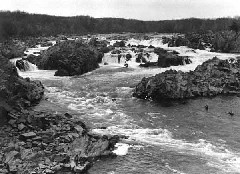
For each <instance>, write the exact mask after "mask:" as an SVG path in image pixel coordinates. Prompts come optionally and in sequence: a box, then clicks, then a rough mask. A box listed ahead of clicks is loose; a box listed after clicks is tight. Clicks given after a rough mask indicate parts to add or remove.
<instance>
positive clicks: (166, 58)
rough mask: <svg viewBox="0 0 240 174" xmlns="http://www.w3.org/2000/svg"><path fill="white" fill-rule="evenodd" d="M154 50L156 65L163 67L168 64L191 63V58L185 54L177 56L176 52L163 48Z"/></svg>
mask: <svg viewBox="0 0 240 174" xmlns="http://www.w3.org/2000/svg"><path fill="white" fill-rule="evenodd" d="M154 52H155V53H156V54H158V62H157V65H158V66H159V67H163V68H165V67H169V66H178V65H185V64H190V63H191V60H190V59H189V58H188V57H187V56H178V55H177V54H176V52H168V51H167V50H164V49H163V48H155V49H154ZM146 66H147V65H146Z"/></svg>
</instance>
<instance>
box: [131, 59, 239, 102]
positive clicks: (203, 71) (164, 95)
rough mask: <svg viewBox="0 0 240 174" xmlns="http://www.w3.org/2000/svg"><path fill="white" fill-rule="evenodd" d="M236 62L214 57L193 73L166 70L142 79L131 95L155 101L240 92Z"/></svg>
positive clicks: (237, 63)
mask: <svg viewBox="0 0 240 174" xmlns="http://www.w3.org/2000/svg"><path fill="white" fill-rule="evenodd" d="M239 72H240V60H234V59H230V60H220V59H218V58H216V57H214V58H213V59H211V60H208V61H206V62H204V63H203V64H202V65H199V66H198V67H197V68H196V69H195V70H194V71H190V72H181V71H175V70H168V71H165V72H163V73H160V74H157V75H155V76H153V77H149V78H143V79H142V81H141V82H140V83H139V84H138V85H137V86H136V88H135V90H134V93H133V96H135V97H138V98H141V99H153V100H158V101H164V100H169V99H170V100H179V99H189V98H196V97H212V96H216V95H219V94H239V93H240V73H239Z"/></svg>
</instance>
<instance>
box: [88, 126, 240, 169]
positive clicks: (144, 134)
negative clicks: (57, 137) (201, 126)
mask: <svg viewBox="0 0 240 174" xmlns="http://www.w3.org/2000/svg"><path fill="white" fill-rule="evenodd" d="M93 131H94V132H95V133H99V134H117V135H125V136H128V137H129V138H128V140H125V141H124V142H125V143H126V142H127V141H129V144H131V143H132V142H133V141H135V142H138V143H144V144H150V145H155V146H161V147H163V148H166V149H168V150H169V149H171V150H175V151H177V152H180V153H186V154H191V155H197V156H201V157H204V158H206V159H207V160H208V161H210V162H209V163H208V164H209V165H211V166H215V167H218V168H220V169H221V170H223V171H224V172H229V173H231V172H240V154H239V153H236V152H232V151H230V150H228V149H227V147H225V145H224V144H216V145H213V144H212V143H211V142H208V141H206V140H203V139H200V140H199V141H198V142H195V143H192V142H191V143H190V142H187V141H184V140H177V139H174V138H173V136H172V133H171V132H170V131H168V130H167V129H142V128H137V129H129V128H126V127H124V126H112V127H108V128H107V129H104V130H103V129H94V130H93Z"/></svg>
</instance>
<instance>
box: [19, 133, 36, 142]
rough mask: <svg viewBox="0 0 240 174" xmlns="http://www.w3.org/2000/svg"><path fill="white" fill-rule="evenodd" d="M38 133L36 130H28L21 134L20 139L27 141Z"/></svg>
mask: <svg viewBox="0 0 240 174" xmlns="http://www.w3.org/2000/svg"><path fill="white" fill-rule="evenodd" d="M36 136H37V135H36V133H35V132H28V133H24V134H21V135H20V136H19V139H20V140H23V141H26V140H27V139H32V138H34V137H36Z"/></svg>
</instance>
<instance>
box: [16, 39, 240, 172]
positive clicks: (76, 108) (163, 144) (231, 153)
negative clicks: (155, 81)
mask: <svg viewBox="0 0 240 174" xmlns="http://www.w3.org/2000/svg"><path fill="white" fill-rule="evenodd" d="M128 42H129V43H130V44H135V45H137V44H142V45H147V46H148V45H153V46H161V47H164V48H167V46H166V45H162V44H161V40H159V39H157V38H156V39H152V40H148V41H138V40H133V39H132V40H129V41H128ZM167 49H172V50H177V51H179V52H180V53H181V55H188V56H191V60H192V62H193V63H192V64H190V65H185V66H178V67H171V68H172V69H176V70H182V71H189V70H194V68H195V67H196V66H197V65H199V64H201V63H202V62H204V61H206V60H207V59H210V58H212V57H213V56H217V57H219V58H222V59H226V58H230V57H235V56H236V55H231V54H220V53H210V52H207V51H200V50H192V49H189V48H186V47H176V48H167ZM132 54H133V53H132ZM133 56H134V55H133ZM152 57H153V58H154V55H152ZM104 61H105V62H107V63H109V64H108V65H101V68H99V69H97V70H95V71H93V72H91V73H87V74H84V75H82V76H78V77H54V76H53V75H54V71H41V70H35V71H28V72H19V74H20V75H21V76H23V77H30V78H32V79H38V80H41V81H42V82H43V84H44V85H45V87H46V99H45V100H43V101H42V102H41V103H40V104H39V105H38V106H37V107H36V108H35V109H36V110H46V111H55V112H63V113H64V112H69V113H71V114H73V116H74V117H75V118H79V119H82V120H84V121H85V122H86V123H87V124H89V125H90V126H92V127H93V131H94V132H95V133H99V134H120V135H126V136H128V137H129V138H128V139H126V140H123V141H122V142H120V143H119V144H117V146H118V149H116V151H115V153H116V154H118V156H117V157H114V158H110V159H109V158H106V159H102V160H100V161H98V162H96V163H95V165H94V166H93V167H92V168H91V169H90V170H89V173H90V174H99V173H101V174H128V173H131V174H135V173H136V174H137V173H140V174H145V173H151V174H161V173H163V174H171V173H177V174H180V173H187V174H209V173H213V174H225V173H240V118H239V116H240V110H239V109H238V107H239V105H240V99H239V98H238V97H215V98H213V99H196V100H189V101H188V102H187V103H185V104H174V105H171V106H168V107H166V106H162V105H161V104H159V103H156V102H153V101H145V100H140V99H136V98H133V97H132V90H133V88H134V86H135V85H136V84H137V83H138V82H139V81H140V80H141V79H142V78H143V77H147V76H152V75H155V74H156V73H160V72H163V71H165V70H167V69H170V68H139V67H137V65H138V64H137V63H135V62H134V61H133V60H132V61H130V62H129V68H124V67H123V63H124V62H123V61H122V62H121V64H118V63H117V62H116V58H114V57H110V55H109V54H106V55H105V57H104ZM206 104H207V105H208V106H209V110H208V111H206V110H205V109H204V106H205V105H206ZM229 111H232V112H233V113H234V114H235V115H234V116H233V117H231V116H229V115H228V114H227V112H229ZM100 127H107V129H99V128H100Z"/></svg>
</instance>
